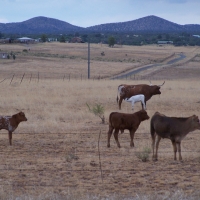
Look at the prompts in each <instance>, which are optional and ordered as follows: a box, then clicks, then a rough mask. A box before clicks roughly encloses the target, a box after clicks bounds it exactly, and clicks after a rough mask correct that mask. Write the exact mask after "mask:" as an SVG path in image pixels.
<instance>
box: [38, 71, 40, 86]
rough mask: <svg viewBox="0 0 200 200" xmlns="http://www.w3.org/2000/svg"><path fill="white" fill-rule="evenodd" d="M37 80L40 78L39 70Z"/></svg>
mask: <svg viewBox="0 0 200 200" xmlns="http://www.w3.org/2000/svg"><path fill="white" fill-rule="evenodd" d="M39 80H40V74H39V72H38V83H39Z"/></svg>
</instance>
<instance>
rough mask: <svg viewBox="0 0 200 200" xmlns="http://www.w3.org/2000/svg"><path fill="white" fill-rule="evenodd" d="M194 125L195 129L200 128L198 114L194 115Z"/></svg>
mask: <svg viewBox="0 0 200 200" xmlns="http://www.w3.org/2000/svg"><path fill="white" fill-rule="evenodd" d="M192 127H193V128H194V130H196V129H199V130H200V120H199V118H198V116H196V115H193V116H192Z"/></svg>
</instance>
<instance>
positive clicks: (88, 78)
mask: <svg viewBox="0 0 200 200" xmlns="http://www.w3.org/2000/svg"><path fill="white" fill-rule="evenodd" d="M88 79H90V39H88Z"/></svg>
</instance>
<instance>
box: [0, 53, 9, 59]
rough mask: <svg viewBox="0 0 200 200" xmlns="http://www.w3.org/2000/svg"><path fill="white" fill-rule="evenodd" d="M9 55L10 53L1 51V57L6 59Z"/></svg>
mask: <svg viewBox="0 0 200 200" xmlns="http://www.w3.org/2000/svg"><path fill="white" fill-rule="evenodd" d="M7 56H8V53H5V52H0V58H3V59H5V58H7Z"/></svg>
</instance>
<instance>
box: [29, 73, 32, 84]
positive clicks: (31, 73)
mask: <svg viewBox="0 0 200 200" xmlns="http://www.w3.org/2000/svg"><path fill="white" fill-rule="evenodd" d="M31 79H32V73H31V77H30V80H29V83H30V82H31Z"/></svg>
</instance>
